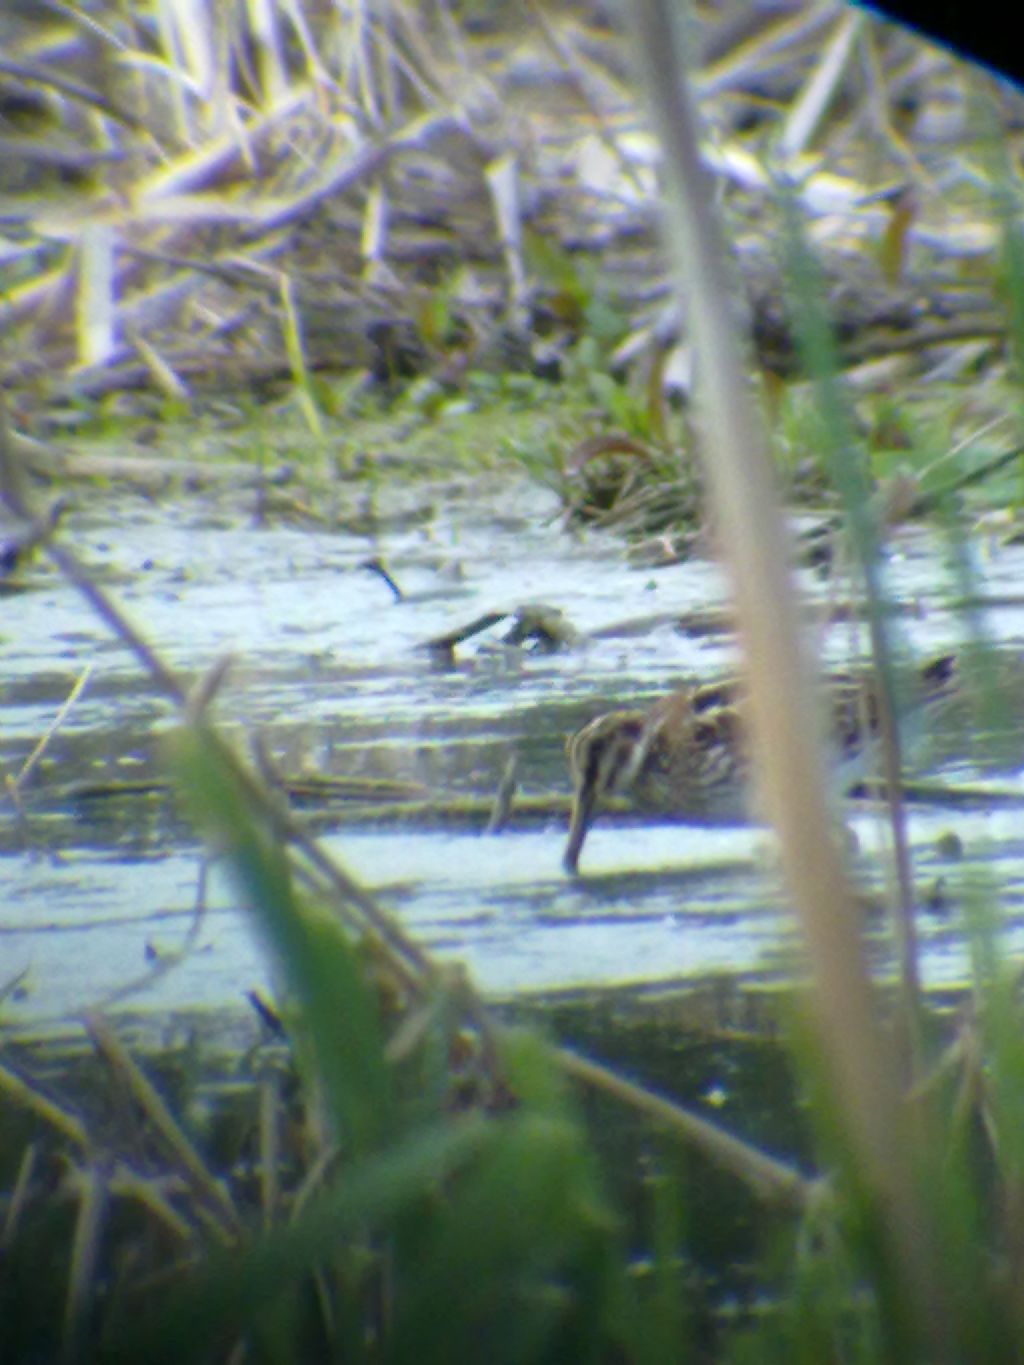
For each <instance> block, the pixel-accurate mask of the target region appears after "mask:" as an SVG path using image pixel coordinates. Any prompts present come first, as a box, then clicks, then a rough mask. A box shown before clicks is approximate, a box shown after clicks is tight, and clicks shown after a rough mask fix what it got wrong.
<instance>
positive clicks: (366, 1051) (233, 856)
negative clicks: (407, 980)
mask: <svg viewBox="0 0 1024 1365" xmlns="http://www.w3.org/2000/svg"><path fill="white" fill-rule="evenodd" d="M173 763H174V767H175V769H176V772H177V774H178V776H179V780H180V784H181V787H182V790H183V792H184V794H185V797H186V800H187V803H188V805H189V807H190V810H191V813H192V815H193V818H194V819H195V821H196V824H197V826H198V827H199V829H200V830H201V831H202V832H203V833H204V834H205V835H206V836H207V837H208V838H209V839H210V841H211V843H212V844H213V846H214V847H215V848H216V849H217V850H218V851H219V852H220V853H222V854H223V855H224V856H225V857H226V858H227V860H228V864H229V866H230V868H231V871H232V873H233V875H234V878H235V880H236V882H237V884H238V886H239V888H240V889H241V891H242V894H243V896H244V897H245V900H246V901H247V903H248V905H249V907H250V908H251V909H252V911H253V912H254V913H255V915H256V919H257V922H258V925H259V930H260V933H261V936H262V938H263V940H264V942H265V943H266V944H267V945H268V947H269V948H270V951H271V953H272V954H273V957H274V961H275V964H276V966H277V968H278V969H279V971H280V974H281V977H282V978H283V980H284V982H285V985H286V987H287V990H288V991H289V993H290V994H291V996H292V1003H294V1004H295V1005H297V1006H299V1007H300V1009H301V1026H300V1027H301V1038H302V1041H303V1042H304V1043H305V1046H306V1048H307V1049H308V1051H309V1053H310V1054H311V1056H310V1057H309V1058H308V1060H309V1061H311V1062H312V1064H313V1066H314V1068H315V1073H316V1076H317V1078H318V1080H319V1083H320V1085H321V1086H322V1088H323V1094H324V1100H325V1103H326V1105H327V1109H328V1112H329V1114H330V1116H331V1120H332V1122H333V1125H334V1128H335V1133H336V1136H337V1137H339V1138H344V1139H346V1140H347V1142H348V1143H350V1144H352V1145H353V1146H354V1147H355V1149H356V1150H357V1151H366V1150H368V1149H369V1148H372V1147H373V1146H376V1145H379V1144H380V1142H381V1141H382V1140H383V1138H384V1137H385V1135H386V1134H387V1133H388V1131H389V1129H390V1126H391V1121H392V1115H393V1110H394V1096H393V1091H392V1078H391V1072H390V1069H389V1067H388V1064H387V1061H386V1059H385V1056H384V1050H383V1041H382V1036H381V1027H380V1020H379V1017H378V1012H377V1005H376V1001H375V999H374V997H373V994H372V992H371V989H370V986H369V984H368V982H367V980H366V975H365V972H364V970H363V967H362V964H361V963H360V960H359V956H358V954H357V952H356V949H355V945H354V944H353V942H352V940H351V939H350V937H349V936H348V935H347V934H346V932H345V930H344V929H343V927H342V926H341V924H340V923H339V922H338V921H337V920H333V919H331V918H329V917H328V915H327V914H326V913H324V912H321V911H320V910H319V909H318V908H317V907H315V906H313V905H310V904H309V903H308V902H307V901H305V900H303V899H302V898H300V897H299V896H298V895H296V892H295V888H294V886H293V884H292V879H291V875H290V872H289V868H288V861H287V858H286V855H285V852H284V850H283V849H282V848H281V846H280V845H279V844H278V843H277V842H276V841H275V840H274V839H273V838H272V837H271V836H270V835H269V833H268V832H267V831H266V829H265V828H264V822H263V821H262V820H261V818H260V815H259V813H258V812H257V811H256V810H255V809H253V805H252V802H251V800H250V798H249V797H248V795H247V794H246V791H245V788H244V786H243V784H242V782H241V781H240V779H239V776H238V774H237V773H236V772H235V771H234V770H233V767H232V762H231V760H230V759H229V758H228V756H227V754H226V752H225V751H224V750H223V749H222V747H221V746H220V745H219V743H217V742H216V741H215V740H214V738H213V736H212V735H211V734H210V733H209V731H207V730H206V729H205V728H203V727H202V726H201V725H194V726H191V727H187V728H185V729H183V730H182V731H181V732H180V734H179V735H178V737H177V739H176V741H175V744H174V753H173Z"/></svg>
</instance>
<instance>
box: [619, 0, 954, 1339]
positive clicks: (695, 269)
mask: <svg viewBox="0 0 1024 1365" xmlns="http://www.w3.org/2000/svg"><path fill="white" fill-rule="evenodd" d="M631 15H632V19H633V27H634V32H635V34H636V39H637V47H638V52H639V55H640V59H641V66H642V73H643V75H644V77H645V78H646V81H645V83H646V88H647V95H648V100H649V103H650V106H651V112H652V118H653V123H654V127H655V130H656V132H657V134H658V136H659V140H660V143H661V148H662V169H663V181H664V192H665V196H666V201H667V202H666V211H665V230H666V238H667V245H668V248H669V251H670V259H671V261H672V263H673V265H674V271H675V279H676V289H677V291H678V293H679V295H680V298H681V301H682V300H685V303H686V308H687V312H688V315H689V317H690V319H691V323H692V334H693V344H694V348H695V351H696V355H697V365H698V389H699V399H700V402H701V411H702V417H703V430H704V442H703V451H702V454H703V459H704V465H705V472H706V476H707V483H708V490H709V494H710V496H711V500H712V503H713V506H714V509H715V513H716V518H717V525H718V531H719V536H720V539H721V543H722V546H723V549H724V551H725V557H726V561H727V567H728V569H729V571H730V574H731V578H732V586H733V592H734V596H735V601H736V611H737V618H738V623H739V633H740V637H741V640H742V643H743V647H744V654H745V663H746V669H747V673H748V677H749V681H750V698H751V705H750V714H751V729H752V739H753V749H754V757H755V761H756V767H757V772H758V775H759V781H760V785H761V789H762V793H763V796H764V799H765V803H766V808H767V810H768V813H769V815H770V816H771V819H772V823H773V824H774V826H775V828H776V831H777V833H778V837H779V843H780V848H781V855H782V863H783V869H784V872H785V875H786V878H787V881H788V883H789V887H790V891H791V894H792V898H793V902H794V905H795V907H796V909H797V911H798V913H799V916H800V920H801V922H802V925H803V931H804V939H805V942H806V947H807V953H808V958H809V964H810V968H811V998H812V1006H813V1010H814V1017H815V1022H816V1025H817V1029H818V1032H819V1035H820V1041H821V1048H822V1053H823V1056H824V1058H825V1061H826V1064H827V1066H828V1068H829V1075H830V1076H831V1078H832V1084H833V1098H834V1102H835V1105H836V1108H837V1112H838V1114H839V1115H840V1116H841V1119H842V1121H843V1124H844V1127H845V1130H846V1132H847V1134H848V1136H849V1140H850V1143H851V1147H852V1150H853V1152H854V1153H855V1155H856V1158H857V1163H858V1167H859V1170H860V1171H861V1173H862V1176H863V1178H864V1179H865V1181H866V1184H867V1188H868V1190H869V1191H870V1192H871V1193H872V1194H873V1196H874V1199H875V1201H876V1204H875V1207H876V1210H877V1212H878V1214H879V1216H880V1218H881V1220H882V1223H883V1226H884V1227H885V1228H886V1229H887V1232H888V1234H889V1237H890V1239H891V1243H892V1250H893V1252H894V1253H895V1256H896V1257H897V1259H898V1261H899V1263H900V1264H901V1266H902V1269H903V1274H904V1276H905V1283H906V1286H907V1288H908V1290H909V1291H910V1293H911V1295H912V1302H913V1303H914V1306H915V1308H916V1310H917V1315H918V1324H919V1325H920V1327H921V1328H922V1329H923V1330H924V1331H926V1332H929V1333H930V1334H931V1335H933V1337H934V1339H935V1344H936V1345H937V1346H938V1345H940V1344H941V1341H940V1338H941V1332H942V1327H941V1324H942V1323H943V1322H944V1321H945V1318H946V1314H945V1312H944V1308H943V1304H944V1297H943V1292H942V1290H941V1288H940V1281H939V1275H938V1265H937V1259H936V1252H935V1248H934V1246H929V1240H928V1231H927V1230H928V1225H929V1220H928V1218H927V1217H926V1214H925V1211H924V1209H923V1207H922V1203H921V1200H920V1199H919V1198H918V1197H917V1192H916V1190H915V1181H914V1178H913V1166H912V1162H911V1158H910V1151H909V1144H908V1141H907V1138H908V1134H907V1125H906V1122H905V1114H904V1111H903V1108H902V1101H901V1095H900V1091H899V1086H898V1080H897V1075H896V1072H895V1069H894V1067H893V1065H892V1058H891V1055H890V1050H889V1049H888V1048H887V1045H886V1043H885V1040H884V1039H883V1036H882V1032H881V1030H880V1028H879V1023H878V1013H877V1004H876V1002H875V1000H874V998H873V994H872V991H871V988H870V984H869V981H868V976H867V971H866V968H865V964H864V961H863V955H862V945H861V939H860V915H859V913H858V910H857V905H856V901H855V898H854V896H853V892H852V888H851V886H850V884H849V881H848V879H847V876H846V870H845V868H844V866H843V863H842V860H841V858H840V856H839V853H838V851H837V849H836V845H835V841H834V839H833V838H832V826H831V821H830V818H829V802H828V801H827V799H826V784H825V772H824V762H823V746H822V743H821V727H820V725H818V726H816V725H814V724H810V723H809V719H810V718H812V717H821V716H822V714H823V712H822V708H821V706H820V705H819V704H818V699H817V696H816V690H815V688H814V686H813V684H812V681H811V670H810V668H809V666H808V661H807V660H806V659H805V657H804V654H805V651H804V648H803V646H802V642H801V634H800V612H799V608H798V604H797V599H796V595H795V592H794V588H793V584H792V579H791V575H790V571H789V555H788V545H787V541H786V535H785V530H784V525H783V519H782V515H781V506H780V501H779V497H778V493H777V489H776V486H775V480H774V477H773V471H772V468H771V462H770V459H769V455H768V451H767V447H766V442H765V438H764V434H763V430H762V426H761V423H760V422H759V420H758V417H757V414H756V412H755V409H754V405H753V402H752V401H751V397H750V392H749V385H748V382H747V378H746V373H745V370H744V366H743V364H742V361H741V348H740V344H739V341H738V338H737V336H736V332H735V328H734V326H733V323H732V319H731V310H730V307H729V295H730V291H729V287H728V277H727V274H726V270H725V268H724V259H725V251H724V244H723V242H722V240H721V236H720V233H719V231H718V227H717V224H716V222H715V220H714V217H713V214H712V209H711V206H712V204H713V203H714V191H713V186H712V185H711V183H710V182H709V178H708V176H707V173H706V171H705V168H704V166H703V164H702V162H701V158H700V152H699V149H698V134H697V126H696V119H695V115H694V111H693V105H692V101H691V98H690V94H689V91H688V89H687V87H686V84H685V79H684V77H683V71H684V68H685V52H686V42H685V36H684V33H683V28H682V20H681V19H680V16H679V15H678V14H676V13H675V12H674V10H673V7H672V6H671V5H670V4H669V3H667V0H634V4H633V7H632V10H631ZM942 1354H943V1352H942V1351H941V1350H940V1352H939V1356H940V1358H941V1355H942Z"/></svg>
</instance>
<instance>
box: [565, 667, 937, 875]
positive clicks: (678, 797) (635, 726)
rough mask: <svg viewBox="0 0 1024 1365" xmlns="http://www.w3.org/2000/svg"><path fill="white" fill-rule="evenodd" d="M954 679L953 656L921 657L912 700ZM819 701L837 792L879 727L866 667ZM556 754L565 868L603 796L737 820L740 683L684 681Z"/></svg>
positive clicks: (741, 767)
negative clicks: (564, 813)
mask: <svg viewBox="0 0 1024 1365" xmlns="http://www.w3.org/2000/svg"><path fill="white" fill-rule="evenodd" d="M955 680H956V659H955V656H954V655H952V654H944V655H941V656H939V657H938V658H936V659H933V660H931V661H930V662H929V663H928V664H926V665H925V666H924V667H922V668H921V669H920V670H919V673H918V679H917V687H918V692H919V694H920V700H921V702H922V703H923V704H930V703H932V702H934V701H937V700H938V699H939V698H943V697H948V696H950V695H952V693H953V691H954V690H955ZM828 702H829V720H830V725H829V731H830V739H831V744H832V749H833V751H834V758H835V759H836V764H835V766H836V769H837V777H838V778H839V780H840V781H841V782H842V783H843V785H844V789H845V788H848V787H849V786H850V785H852V784H853V783H854V782H856V781H857V780H859V778H861V777H863V775H864V768H865V766H866V760H867V756H868V754H869V753H870V750H871V748H872V746H873V744H874V742H875V741H876V740H877V738H878V735H879V732H880V729H881V725H882V714H883V711H882V700H881V696H880V692H879V687H878V683H877V680H876V679H875V678H873V677H872V675H871V674H869V673H862V674H857V673H837V674H833V675H832V676H831V677H830V678H829V680H828ZM566 757H567V759H568V764H569V773H570V777H571V780H572V805H571V808H570V815H569V835H568V839H567V841H566V846H565V853H564V855H563V858H562V863H563V866H564V868H565V870H566V871H567V872H569V873H571V874H574V875H575V874H576V873H577V872H578V871H579V860H580V854H581V852H582V849H583V843H584V840H585V839H586V837H587V832H588V830H589V829H590V826H591V825H592V824H593V822H594V819H595V817H596V815H597V813H598V811H599V809H600V807H601V805H602V803H603V802H605V801H606V800H607V798H609V797H612V796H625V797H629V798H630V799H631V800H632V801H633V802H634V804H636V805H637V806H638V807H640V808H642V809H646V810H652V811H660V812H662V813H666V814H671V815H673V816H676V817H679V818H683V819H685V818H687V817H689V818H691V819H694V820H708V819H715V818H718V819H723V818H724V819H744V818H745V817H746V815H747V813H748V801H747V797H746V787H747V779H748V776H749V756H748V746H747V737H746V724H745V721H744V702H743V687H742V684H741V683H740V681H739V680H738V679H725V680H724V681H721V682H714V683H704V684H698V685H690V686H685V687H682V688H680V689H679V690H678V691H675V692H673V693H671V694H670V695H669V696H666V697H662V698H660V699H659V700H658V701H656V702H655V703H654V704H653V706H651V707H650V708H649V709H648V710H646V711H642V710H620V711H606V712H605V713H603V714H602V715H599V716H596V717H595V718H594V719H593V720H591V721H588V722H587V724H586V725H584V726H583V727H582V728H581V729H579V730H577V731H576V733H575V734H573V735H572V736H570V738H569V739H568V741H567V743H566Z"/></svg>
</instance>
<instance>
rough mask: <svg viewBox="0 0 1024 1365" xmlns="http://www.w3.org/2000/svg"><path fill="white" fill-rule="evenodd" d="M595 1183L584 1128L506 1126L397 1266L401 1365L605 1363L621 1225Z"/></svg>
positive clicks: (525, 1120)
mask: <svg viewBox="0 0 1024 1365" xmlns="http://www.w3.org/2000/svg"><path fill="white" fill-rule="evenodd" d="M591 1177H592V1171H591V1155H590V1153H589V1152H588V1151H587V1150H586V1147H585V1144H584V1143H583V1141H582V1136H581V1133H580V1131H579V1129H577V1128H576V1127H575V1126H574V1125H573V1124H570V1123H568V1122H566V1121H564V1120H557V1119H550V1118H547V1117H540V1116H537V1115H535V1114H530V1113H525V1114H522V1115H516V1116H514V1117H513V1118H512V1119H510V1120H508V1121H506V1122H504V1123H502V1124H501V1126H500V1129H497V1130H496V1132H495V1136H494V1140H493V1142H492V1144H491V1146H490V1149H489V1150H488V1152H487V1153H486V1159H484V1160H481V1161H479V1162H478V1163H476V1164H475V1165H474V1167H473V1169H472V1170H471V1171H470V1172H469V1173H468V1174H467V1176H466V1177H465V1179H464V1180H463V1181H461V1182H459V1184H458V1186H457V1188H456V1189H455V1190H454V1191H453V1192H452V1195H451V1198H450V1199H449V1200H448V1201H447V1202H446V1204H445V1205H444V1207H443V1208H442V1209H441V1210H440V1211H439V1213H438V1216H437V1220H436V1226H435V1228H434V1229H433V1231H432V1234H431V1235H430V1236H429V1237H426V1238H424V1237H415V1238H409V1239H407V1241H406V1244H405V1248H404V1250H405V1254H404V1255H401V1256H399V1257H397V1258H396V1259H397V1261H398V1264H397V1266H396V1272H395V1293H396V1304H397V1312H396V1321H395V1327H394V1336H393V1341H392V1346H391V1349H390V1350H389V1352H388V1354H387V1357H386V1359H387V1360H388V1361H389V1362H390V1365H413V1362H415V1363H416V1365H449V1363H450V1362H452V1361H463V1360H466V1361H468V1360H481V1361H487V1362H488V1365H518V1362H521V1361H525V1360H530V1361H541V1360H550V1361H552V1362H555V1361H570V1360H571V1361H573V1362H584V1361H590V1360H593V1361H595V1362H597V1361H599V1360H601V1359H603V1358H605V1357H604V1356H603V1355H602V1342H605V1343H606V1340H607V1338H606V1335H605V1328H606V1316H607V1306H608V1304H609V1301H610V1298H611V1295H610V1293H609V1289H610V1284H611V1276H612V1275H613V1274H614V1263H613V1260H612V1258H611V1257H610V1256H609V1251H610V1249H611V1246H612V1238H611V1234H612V1231H613V1224H612V1222H611V1219H610V1216H609V1214H608V1213H607V1210H606V1208H605V1205H604V1202H603V1200H602V1199H601V1198H600V1196H599V1194H598V1192H597V1190H596V1188H595V1184H594V1181H593V1180H592V1178H591ZM440 1304H443V1305H444V1311H443V1312H439V1311H438V1306H439V1305H440Z"/></svg>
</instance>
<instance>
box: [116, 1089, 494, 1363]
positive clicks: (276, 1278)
mask: <svg viewBox="0 0 1024 1365" xmlns="http://www.w3.org/2000/svg"><path fill="white" fill-rule="evenodd" d="M492 1131H493V1125H489V1124H488V1123H487V1121H486V1120H484V1119H481V1118H478V1117H476V1116H471V1117H469V1118H467V1119H462V1120H459V1121H458V1122H455V1123H446V1124H444V1125H443V1126H435V1127H434V1128H431V1129H424V1130H421V1131H419V1132H417V1133H415V1134H413V1135H412V1136H411V1137H409V1138H407V1139H405V1140H404V1141H402V1142H400V1143H398V1144H396V1145H395V1146H394V1147H393V1148H392V1149H391V1150H390V1151H388V1152H386V1153H384V1154H382V1155H375V1156H372V1157H368V1158H367V1159H366V1160H364V1161H360V1162H358V1163H356V1164H355V1165H354V1166H352V1167H350V1168H348V1169H347V1170H346V1171H345V1172H344V1173H343V1174H342V1176H341V1177H340V1178H339V1179H338V1180H337V1181H336V1182H335V1183H334V1185H333V1186H332V1187H330V1188H328V1189H324V1190H322V1191H321V1193H320V1195H319V1196H318V1197H317V1199H316V1200H315V1201H311V1204H310V1206H309V1207H307V1209H306V1211H305V1212H304V1213H303V1214H302V1216H301V1217H300V1218H299V1219H297V1220H296V1221H295V1222H294V1223H292V1224H290V1225H289V1226H287V1227H285V1228H281V1229H279V1230H276V1231H274V1232H272V1233H270V1234H268V1235H266V1236H263V1237H260V1238H256V1239H254V1240H253V1241H252V1242H251V1243H249V1244H248V1245H247V1246H244V1247H241V1248H238V1249H235V1250H233V1251H232V1252H230V1253H220V1254H217V1255H215V1256H212V1257H210V1259H209V1260H208V1261H206V1262H205V1263H204V1264H203V1265H202V1266H201V1267H200V1268H199V1269H198V1270H197V1271H196V1272H195V1273H194V1275H193V1277H192V1278H191V1279H190V1280H189V1281H188V1282H187V1283H186V1284H184V1285H182V1286H181V1287H178V1288H175V1289H172V1290H170V1291H168V1290H166V1289H165V1290H162V1291H161V1292H160V1295H159V1300H160V1306H159V1307H158V1308H155V1309H153V1310H152V1311H150V1312H145V1311H143V1312H141V1313H140V1312H139V1311H138V1310H137V1309H135V1310H133V1309H128V1317H127V1321H124V1322H122V1323H120V1324H117V1323H115V1324H114V1328H113V1329H112V1330H111V1331H110V1332H109V1333H108V1343H109V1344H108V1346H107V1348H106V1350H105V1351H104V1352H103V1354H102V1356H101V1359H102V1360H103V1361H104V1362H105V1365H128V1363H129V1362H136V1361H141V1360H145V1361H146V1362H148V1365H161V1363H162V1362H165V1361H166V1362H172V1361H173V1362H176V1365H177V1362H181V1361H196V1362H198V1361H204V1360H209V1359H222V1358H227V1354H228V1352H227V1351H226V1350H222V1352H221V1354H220V1355H214V1356H211V1355H210V1354H208V1353H209V1352H211V1351H212V1350H213V1348H214V1347H216V1346H220V1347H224V1343H225V1342H226V1341H230V1340H231V1334H236V1335H237V1334H239V1333H243V1332H247V1331H248V1330H249V1329H250V1328H251V1327H252V1325H253V1324H254V1323H257V1322H258V1321H259V1319H260V1317H261V1315H263V1314H265V1313H267V1312H269V1311H271V1310H272V1309H273V1307H274V1306H275V1304H276V1303H277V1302H278V1301H279V1300H280V1297H281V1296H282V1295H284V1294H288V1293H290V1292H291V1291H292V1290H293V1289H295V1288H296V1287H298V1286H299V1285H300V1284H301V1283H303V1282H304V1281H305V1280H306V1278H307V1277H308V1276H309V1275H310V1274H311V1272H312V1271H313V1270H314V1269H315V1268H316V1267H317V1266H318V1265H320V1264H331V1263H336V1262H337V1259H338V1258H339V1257H340V1256H341V1255H342V1254H343V1250H344V1247H345V1245H346V1243H345V1240H344V1239H346V1238H348V1239H351V1238H352V1237H354V1236H361V1235H363V1234H364V1233H365V1230H366V1228H367V1227H368V1226H371V1225H373V1226H377V1227H380V1226H381V1225H382V1224H386V1223H387V1222H388V1221H389V1220H390V1219H392V1218H394V1217H395V1215H396V1213H397V1212H398V1211H399V1210H401V1209H403V1208H407V1207H409V1206H411V1205H416V1204H422V1202H423V1200H424V1196H425V1194H426V1193H427V1192H428V1191H430V1190H433V1189H435V1188H437V1187H438V1185H439V1184H440V1182H442V1181H444V1180H446V1179H448V1178H451V1177H452V1176H453V1174H454V1173H455V1172H457V1171H458V1170H459V1168H460V1167H462V1166H463V1165H465V1164H466V1163H467V1162H468V1161H470V1160H472V1159H473V1158H476V1157H481V1156H483V1157H486V1151H487V1147H488V1144H489V1143H491V1142H493V1136H492ZM339 1278H340V1277H339ZM452 1293H454V1287H452ZM449 1297H450V1296H449ZM126 1307H127V1305H126ZM287 1358H288V1357H285V1359H287ZM302 1358H303V1357H302V1356H301V1355H299V1354H298V1352H297V1353H296V1355H295V1356H294V1359H296V1360H299V1359H302Z"/></svg>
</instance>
